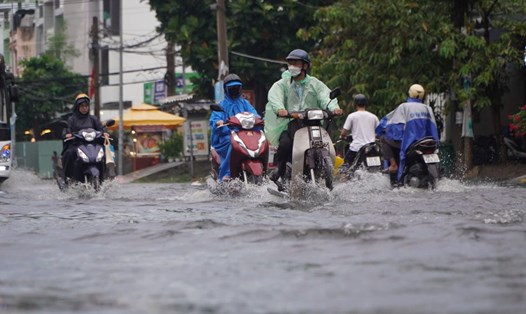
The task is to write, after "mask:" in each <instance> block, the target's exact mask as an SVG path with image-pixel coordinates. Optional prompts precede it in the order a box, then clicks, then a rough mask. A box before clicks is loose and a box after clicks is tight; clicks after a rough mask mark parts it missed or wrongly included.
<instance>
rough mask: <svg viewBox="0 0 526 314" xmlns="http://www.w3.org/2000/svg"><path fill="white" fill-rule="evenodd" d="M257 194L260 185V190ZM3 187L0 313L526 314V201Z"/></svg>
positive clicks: (451, 192)
mask: <svg viewBox="0 0 526 314" xmlns="http://www.w3.org/2000/svg"><path fill="white" fill-rule="evenodd" d="M268 186H270V185H268ZM266 188H267V186H263V187H253V188H250V189H249V190H248V191H247V193H246V194H245V195H243V196H241V197H237V198H233V199H230V198H227V197H217V196H213V195H211V194H210V193H209V192H208V190H206V188H205V187H204V186H192V185H190V184H187V183H186V184H137V183H132V184H119V183H116V182H112V183H109V184H107V185H106V186H104V190H103V192H102V193H100V194H99V195H94V194H92V193H89V192H85V191H84V190H83V189H80V188H79V189H74V190H70V191H68V192H67V193H61V192H59V190H58V187H57V186H56V184H55V183H54V182H53V181H50V180H40V179H38V178H37V177H35V176H33V175H32V174H30V173H27V172H23V171H15V172H14V173H12V178H11V179H9V180H8V181H6V182H5V183H4V184H3V185H2V186H1V187H0V313H2V314H3V313H470V314H473V313H510V314H511V313H526V189H524V188H520V187H504V186H498V185H495V184H489V183H488V184H479V185H467V184H463V183H461V182H459V181H455V180H449V179H444V180H442V181H441V182H439V184H438V188H437V190H436V191H424V190H417V189H412V188H402V189H398V190H391V189H390V188H389V184H388V182H387V178H385V177H382V176H381V175H379V174H376V175H372V174H370V175H366V176H365V178H364V179H363V180H361V181H357V182H346V183H340V184H338V185H336V187H335V189H334V191H332V192H331V193H327V194H325V195H321V196H320V195H317V196H316V197H312V199H306V200H302V201H301V202H292V201H289V200H286V199H282V198H279V197H276V196H272V195H270V194H269V193H268V192H267V191H266Z"/></svg>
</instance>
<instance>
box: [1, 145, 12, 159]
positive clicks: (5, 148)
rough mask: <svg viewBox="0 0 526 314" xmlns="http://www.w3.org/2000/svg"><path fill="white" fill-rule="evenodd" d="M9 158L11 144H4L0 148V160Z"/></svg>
mask: <svg viewBox="0 0 526 314" xmlns="http://www.w3.org/2000/svg"><path fill="white" fill-rule="evenodd" d="M10 158H11V144H5V145H4V146H2V149H1V150H0V160H1V161H8V160H9V159H10Z"/></svg>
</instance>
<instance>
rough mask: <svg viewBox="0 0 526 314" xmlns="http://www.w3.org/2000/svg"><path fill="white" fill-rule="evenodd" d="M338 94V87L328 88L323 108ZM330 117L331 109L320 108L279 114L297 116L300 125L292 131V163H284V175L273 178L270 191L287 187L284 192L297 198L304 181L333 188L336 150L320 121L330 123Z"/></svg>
mask: <svg viewBox="0 0 526 314" xmlns="http://www.w3.org/2000/svg"><path fill="white" fill-rule="evenodd" d="M340 94H341V91H340V89H339V88H336V89H334V90H332V91H331V93H330V95H329V98H330V101H329V103H327V106H326V108H328V106H329V104H330V102H331V101H332V100H333V99H335V98H336V97H338V96H339V95H340ZM332 117H333V114H332V112H330V111H329V110H324V109H307V110H304V111H296V112H290V113H289V114H288V115H287V116H285V117H283V118H289V119H295V120H297V121H298V122H299V123H300V125H301V128H299V129H298V130H297V131H296V132H295V134H294V144H293V147H292V163H291V164H290V163H288V164H287V170H286V172H285V176H284V177H285V178H281V179H280V180H281V181H278V182H276V185H277V186H278V191H275V190H273V189H271V188H268V191H269V192H270V193H271V194H280V195H282V193H281V192H284V191H287V192H288V196H290V197H291V198H294V199H298V198H300V197H301V196H302V194H303V186H304V183H308V184H309V183H310V184H312V185H314V186H318V185H324V186H325V187H326V188H327V189H329V190H332V189H333V180H334V166H333V165H334V162H335V158H336V152H335V150H334V145H333V143H332V140H331V137H330V135H329V133H328V132H327V131H326V129H325V128H324V127H323V125H322V124H323V122H326V121H327V122H328V123H330V120H331V119H332Z"/></svg>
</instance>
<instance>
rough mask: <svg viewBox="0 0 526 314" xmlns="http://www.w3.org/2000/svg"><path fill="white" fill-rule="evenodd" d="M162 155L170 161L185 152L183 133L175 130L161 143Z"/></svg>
mask: <svg viewBox="0 0 526 314" xmlns="http://www.w3.org/2000/svg"><path fill="white" fill-rule="evenodd" d="M159 149H160V150H161V155H162V156H163V157H164V158H165V159H166V160H168V161H174V160H175V159H178V158H180V157H181V153H182V152H183V135H182V134H179V133H177V132H173V133H172V135H171V136H170V137H169V138H168V139H167V140H165V141H164V142H163V143H161V144H159Z"/></svg>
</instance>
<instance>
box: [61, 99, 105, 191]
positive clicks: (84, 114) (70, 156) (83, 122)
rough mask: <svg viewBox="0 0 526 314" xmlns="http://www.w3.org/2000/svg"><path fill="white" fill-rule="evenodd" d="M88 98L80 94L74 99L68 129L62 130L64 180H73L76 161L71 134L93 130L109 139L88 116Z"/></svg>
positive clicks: (92, 118)
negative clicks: (83, 130)
mask: <svg viewBox="0 0 526 314" xmlns="http://www.w3.org/2000/svg"><path fill="white" fill-rule="evenodd" d="M89 105H90V98H89V96H88V95H86V94H84V93H80V94H78V95H77V97H76V98H75V104H74V106H73V114H72V115H71V116H70V117H69V118H68V127H67V128H66V129H64V140H65V141H64V147H63V150H62V163H63V166H64V180H65V181H66V182H67V179H70V180H71V179H75V178H76V177H77V176H75V169H74V164H75V160H76V159H77V143H76V141H74V140H69V139H72V137H73V134H74V133H77V132H78V131H80V130H82V129H88V128H91V129H94V130H96V131H100V132H104V137H105V138H109V134H108V133H106V132H105V128H104V126H103V125H102V123H101V122H100V120H99V118H97V117H96V116H94V115H90V114H89Z"/></svg>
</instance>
